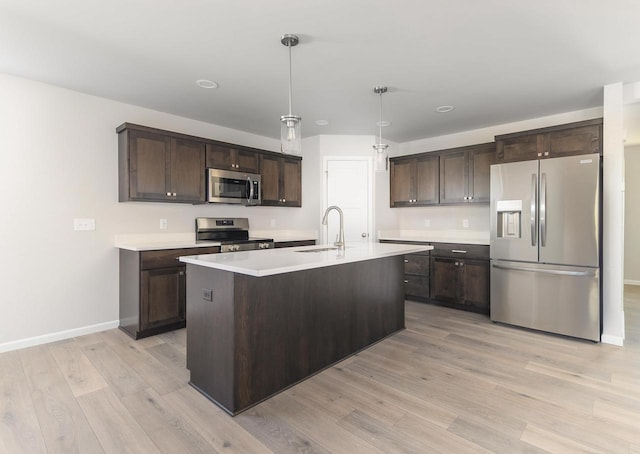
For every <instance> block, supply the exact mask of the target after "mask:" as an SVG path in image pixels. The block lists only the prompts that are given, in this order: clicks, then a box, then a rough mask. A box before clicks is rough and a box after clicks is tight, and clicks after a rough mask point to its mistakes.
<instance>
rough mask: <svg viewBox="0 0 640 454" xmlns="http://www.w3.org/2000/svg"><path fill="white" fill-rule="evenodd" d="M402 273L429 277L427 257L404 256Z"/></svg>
mask: <svg viewBox="0 0 640 454" xmlns="http://www.w3.org/2000/svg"><path fill="white" fill-rule="evenodd" d="M404 273H405V274H418V275H421V276H429V256H428V255H419V254H407V255H405V256H404Z"/></svg>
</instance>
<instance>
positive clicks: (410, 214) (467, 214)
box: [395, 205, 490, 232]
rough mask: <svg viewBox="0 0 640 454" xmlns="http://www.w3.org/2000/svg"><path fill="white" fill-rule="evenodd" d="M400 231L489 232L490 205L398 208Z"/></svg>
mask: <svg viewBox="0 0 640 454" xmlns="http://www.w3.org/2000/svg"><path fill="white" fill-rule="evenodd" d="M395 211H396V215H397V216H398V218H397V219H398V228H399V229H400V230H420V231H422V230H434V231H446V230H470V231H485V232H488V231H489V225H490V220H489V205H478V206H433V207H421V208H396V209H395Z"/></svg>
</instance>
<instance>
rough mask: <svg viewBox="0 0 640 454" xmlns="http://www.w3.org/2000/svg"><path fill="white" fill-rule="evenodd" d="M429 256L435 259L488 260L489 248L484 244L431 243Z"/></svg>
mask: <svg viewBox="0 0 640 454" xmlns="http://www.w3.org/2000/svg"><path fill="white" fill-rule="evenodd" d="M431 255H433V256H435V257H451V258H459V259H465V258H474V259H486V260H489V246H488V245H484V244H459V243H433V251H431Z"/></svg>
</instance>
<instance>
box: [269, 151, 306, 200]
mask: <svg viewBox="0 0 640 454" xmlns="http://www.w3.org/2000/svg"><path fill="white" fill-rule="evenodd" d="M260 174H261V176H262V205H271V206H289V207H301V206H302V159H301V158H295V157H280V156H275V155H271V154H262V155H260Z"/></svg>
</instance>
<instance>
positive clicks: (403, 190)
mask: <svg viewBox="0 0 640 454" xmlns="http://www.w3.org/2000/svg"><path fill="white" fill-rule="evenodd" d="M438 158H439V156H438V154H437V153H427V154H423V155H418V156H411V157H402V158H392V159H391V160H390V162H391V166H390V181H391V191H390V192H391V207H407V206H424V205H436V204H438V202H439V198H438V197H439V194H438V187H439V172H438V165H439V159H438Z"/></svg>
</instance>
